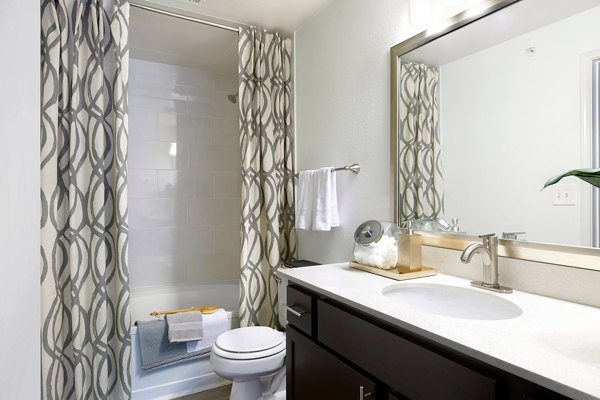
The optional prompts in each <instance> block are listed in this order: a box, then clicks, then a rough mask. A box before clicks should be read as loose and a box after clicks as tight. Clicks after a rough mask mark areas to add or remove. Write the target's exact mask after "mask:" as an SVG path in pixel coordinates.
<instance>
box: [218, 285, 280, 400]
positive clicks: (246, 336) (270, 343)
mask: <svg viewBox="0 0 600 400" xmlns="http://www.w3.org/2000/svg"><path fill="white" fill-rule="evenodd" d="M286 286H287V282H286V281H285V280H281V281H279V284H278V288H279V293H280V297H279V300H280V301H279V321H280V323H281V324H282V326H285V324H286V323H287V318H286V311H285V303H286V302H285V292H286ZM282 294H283V295H282ZM284 362H285V333H283V332H279V331H276V330H275V329H272V328H269V327H265V326H252V327H247V328H238V329H233V330H230V331H227V332H225V333H222V334H221V335H219V337H218V338H217V340H216V341H215V343H214V344H213V347H212V352H211V354H210V363H211V365H212V367H213V369H214V371H215V373H216V374H217V375H219V376H220V377H222V378H224V379H227V380H230V381H232V382H233V384H232V387H231V397H230V400H258V399H260V398H261V397H262V396H263V387H262V383H261V378H265V377H268V376H269V375H273V374H275V373H277V372H278V371H281V370H282V368H283V366H284ZM282 372H283V373H285V371H282ZM274 380H275V379H274Z"/></svg>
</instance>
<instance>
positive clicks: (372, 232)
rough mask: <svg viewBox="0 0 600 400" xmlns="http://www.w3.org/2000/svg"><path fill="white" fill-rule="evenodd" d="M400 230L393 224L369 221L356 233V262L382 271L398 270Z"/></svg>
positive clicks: (359, 227)
mask: <svg viewBox="0 0 600 400" xmlns="http://www.w3.org/2000/svg"><path fill="white" fill-rule="evenodd" d="M399 230H400V228H399V227H398V225H396V224H394V223H393V222H387V221H377V220H369V221H365V222H363V223H362V224H360V225H359V226H358V228H356V231H355V232H354V260H355V261H356V262H357V263H359V264H362V265H366V266H369V267H376V268H381V269H393V268H396V264H397V261H398V245H397V242H396V233H398V231H399Z"/></svg>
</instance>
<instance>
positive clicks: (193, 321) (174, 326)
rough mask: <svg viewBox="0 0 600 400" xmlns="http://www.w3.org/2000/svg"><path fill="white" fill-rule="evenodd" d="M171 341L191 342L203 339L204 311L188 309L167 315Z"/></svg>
mask: <svg viewBox="0 0 600 400" xmlns="http://www.w3.org/2000/svg"><path fill="white" fill-rule="evenodd" d="M167 325H168V326H169V342H171V343H179V342H191V341H195V340H202V313H201V312H200V311H188V312H182V313H177V314H170V315H167Z"/></svg>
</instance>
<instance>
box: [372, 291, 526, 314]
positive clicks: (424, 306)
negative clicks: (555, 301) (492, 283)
mask: <svg viewBox="0 0 600 400" xmlns="http://www.w3.org/2000/svg"><path fill="white" fill-rule="evenodd" d="M382 293H383V295H384V296H385V297H386V298H388V299H392V300H394V301H396V302H398V304H400V305H402V306H405V307H410V308H412V309H414V310H418V311H422V312H427V313H430V314H436V315H444V316H446V317H454V318H462V319H478V320H501V319H511V318H516V317H518V316H519V315H521V314H522V312H523V311H522V310H521V309H520V308H519V306H517V305H516V304H514V303H513V302H511V301H509V300H506V299H503V298H501V297H499V296H497V295H494V294H491V293H486V292H483V291H480V290H474V289H467V288H461V287H457V286H449V285H439V284H433V283H400V284H395V285H390V286H387V287H385V288H383V290H382Z"/></svg>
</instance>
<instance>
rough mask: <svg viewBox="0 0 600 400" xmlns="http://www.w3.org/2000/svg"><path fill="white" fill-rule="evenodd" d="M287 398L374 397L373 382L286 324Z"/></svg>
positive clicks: (316, 399) (311, 399) (296, 399)
mask: <svg viewBox="0 0 600 400" xmlns="http://www.w3.org/2000/svg"><path fill="white" fill-rule="evenodd" d="M286 363H287V365H286V367H287V382H286V383H287V387H286V392H287V400H321V399H322V400H337V399H339V400H352V399H356V400H359V399H367V400H374V399H375V398H376V397H377V393H376V390H377V387H376V384H375V383H374V382H373V381H371V380H370V379H368V378H366V377H364V376H363V375H362V374H360V373H358V372H357V371H355V370H354V369H353V368H352V367H350V366H349V365H347V364H345V363H344V362H343V361H341V360H340V359H338V358H337V357H335V356H334V355H332V354H331V353H329V352H327V351H326V350H325V349H323V348H321V347H320V346H319V345H317V344H315V343H314V342H312V341H311V340H310V339H308V338H307V337H306V336H304V335H303V334H301V333H300V332H298V331H297V330H296V329H294V327H292V326H289V325H288V330H287V359H286Z"/></svg>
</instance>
